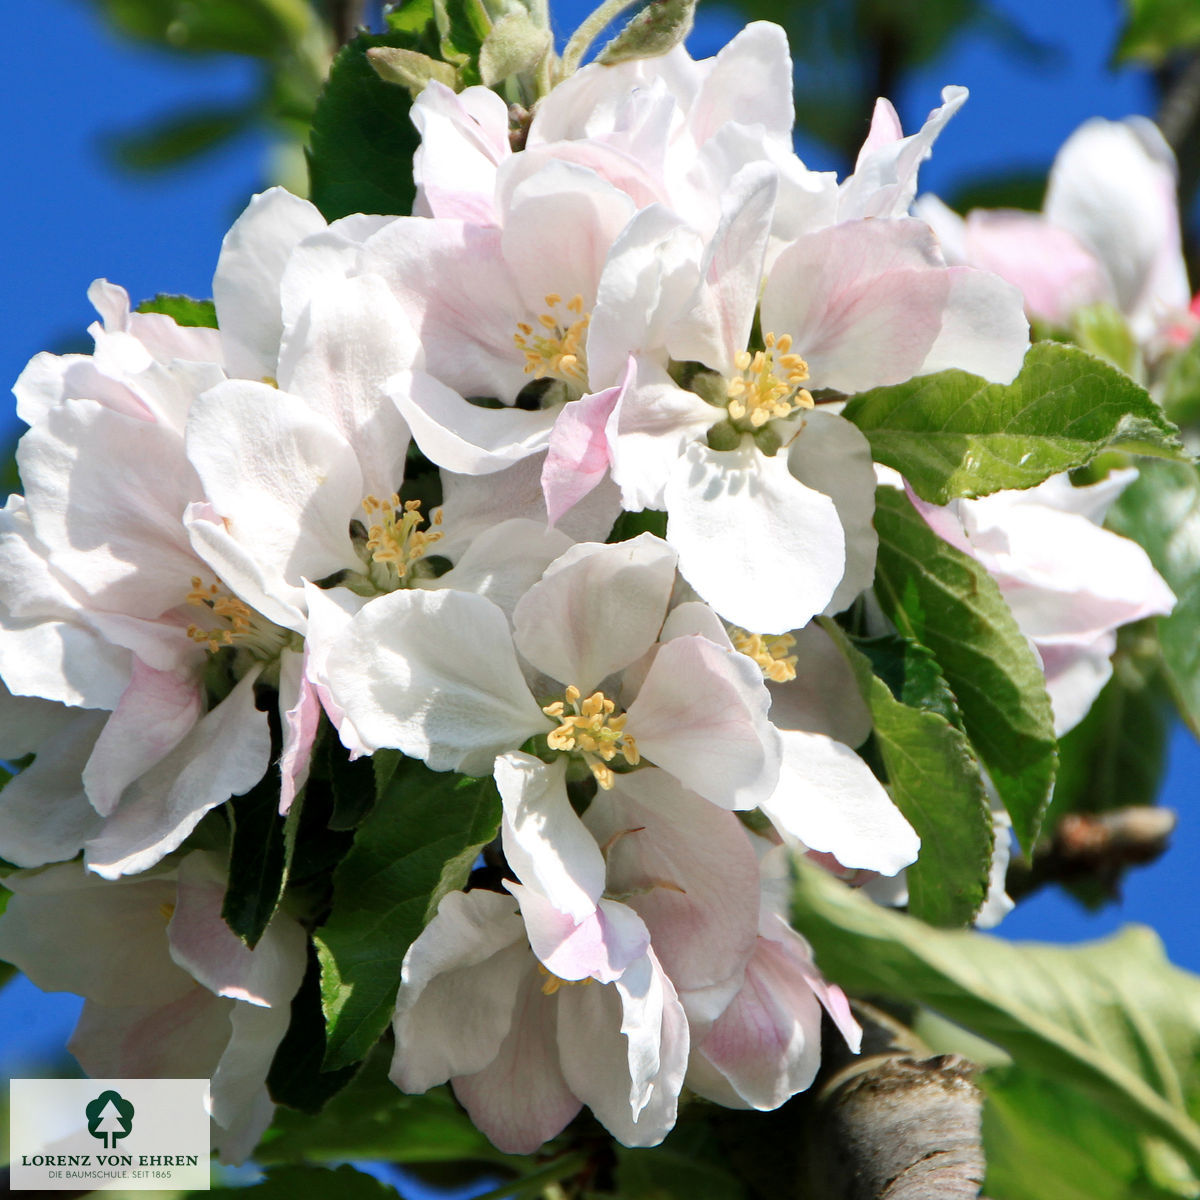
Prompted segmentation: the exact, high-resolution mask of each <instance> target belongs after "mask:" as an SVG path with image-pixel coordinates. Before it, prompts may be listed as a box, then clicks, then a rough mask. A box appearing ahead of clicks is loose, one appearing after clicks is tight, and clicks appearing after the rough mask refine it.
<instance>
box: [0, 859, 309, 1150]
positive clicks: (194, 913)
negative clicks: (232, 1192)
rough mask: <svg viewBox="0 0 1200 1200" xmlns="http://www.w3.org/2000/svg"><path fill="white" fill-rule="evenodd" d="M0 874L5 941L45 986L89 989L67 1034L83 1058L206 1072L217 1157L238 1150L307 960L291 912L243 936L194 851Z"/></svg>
mask: <svg viewBox="0 0 1200 1200" xmlns="http://www.w3.org/2000/svg"><path fill="white" fill-rule="evenodd" d="M4 884H5V886H6V887H7V888H9V889H10V890H11V891H12V892H13V893H14V894H13V896H12V897H11V898H10V899H9V902H8V906H7V908H6V910H5V912H4V915H3V916H2V917H0V955H3V957H4V958H5V959H6V960H7V961H9V962H12V963H15V964H16V965H18V966H19V967H20V968H21V970H23V971H24V972H25V973H26V974H27V975H29V977H30V978H31V979H32V980H33V981H34V983H36V984H37V985H38V986H39V987H41V988H43V989H45V990H47V991H73V992H78V993H79V994H80V995H83V996H84V997H86V1000H87V1003H86V1004H85V1005H84V1009H83V1013H82V1015H81V1016H80V1018H79V1023H78V1025H77V1026H76V1028H75V1033H74V1035H73V1036H72V1039H71V1042H70V1043H69V1048H70V1050H71V1052H72V1053H73V1054H74V1055H75V1057H76V1058H77V1059H78V1060H79V1062H80V1065H81V1066H82V1067H83V1068H84V1070H85V1071H87V1072H88V1073H89V1074H90V1075H93V1076H97V1077H100V1078H105V1077H107V1078H122V1077H142V1076H149V1077H155V1076H166V1077H172V1076H194V1075H199V1076H204V1077H211V1080H212V1092H211V1094H212V1117H213V1123H214V1130H213V1136H214V1140H215V1141H216V1143H217V1146H218V1148H219V1149H220V1151H221V1156H222V1158H223V1159H224V1160H225V1161H230V1162H240V1161H242V1160H243V1159H244V1158H246V1157H247V1156H248V1155H249V1154H250V1152H251V1151H252V1150H253V1149H254V1147H255V1146H256V1145H257V1144H258V1139H259V1138H260V1137H261V1136H262V1133H263V1131H264V1130H265V1129H266V1127H267V1126H268V1125H269V1124H270V1122H271V1117H272V1114H273V1112H274V1105H273V1104H272V1103H271V1101H270V1099H269V1097H268V1096H267V1091H266V1086H265V1084H266V1077H267V1071H268V1069H269V1067H270V1065H271V1060H272V1058H273V1057H274V1054H275V1051H276V1049H277V1048H278V1046H279V1043H280V1041H281V1040H282V1038H283V1035H284V1033H285V1032H286V1031H287V1027H288V1022H289V1019H290V1015H291V1011H290V1010H291V999H292V996H293V995H294V993H295V992H296V989H297V988H298V987H299V986H300V980H301V978H302V976H303V974H304V962H305V953H304V934H303V931H302V930H301V928H300V926H299V925H298V924H297V923H296V922H295V921H294V920H292V919H291V918H290V917H287V916H285V915H283V914H279V915H277V916H276V918H275V920H274V921H273V922H272V924H271V925H270V927H269V928H268V929H267V931H266V932H265V933H264V935H263V937H262V939H261V940H260V941H259V943H258V945H257V946H256V948H255V949H254V950H248V949H247V948H246V947H245V946H244V945H243V944H242V943H241V942H240V941H239V940H238V939H237V938H236V937H235V936H234V935H233V934H232V933H231V932H230V931H229V929H228V928H227V927H226V925H225V923H224V921H222V919H221V900H222V896H223V894H224V890H225V879H224V877H223V874H222V871H221V868H220V867H219V866H218V865H217V864H216V863H215V862H214V860H213V858H212V857H211V856H209V855H206V854H203V853H193V854H190V855H188V856H187V857H186V858H184V859H182V860H181V861H180V862H179V863H178V864H177V865H176V866H174V867H172V869H171V870H170V871H162V870H159V871H156V872H153V873H150V874H146V875H141V876H138V877H137V878H133V879H122V880H118V881H117V882H115V883H108V882H105V881H104V880H101V879H98V878H97V877H96V876H95V875H90V874H88V873H87V872H85V871H83V870H82V869H81V868H80V866H79V865H78V864H75V863H64V864H62V865H60V866H55V867H49V868H47V869H45V870H43V871H40V872H28V873H26V872H18V873H16V874H11V875H8V876H7V877H6V878H5V880H4Z"/></svg>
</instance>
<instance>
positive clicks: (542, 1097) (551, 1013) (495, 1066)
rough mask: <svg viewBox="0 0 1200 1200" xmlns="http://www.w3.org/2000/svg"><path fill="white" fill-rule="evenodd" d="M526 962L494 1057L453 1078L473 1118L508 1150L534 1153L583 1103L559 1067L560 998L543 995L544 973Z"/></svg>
mask: <svg viewBox="0 0 1200 1200" xmlns="http://www.w3.org/2000/svg"><path fill="white" fill-rule="evenodd" d="M527 961H528V962H529V970H528V971H527V973H526V975H525V977H524V980H523V981H522V986H521V990H520V992H519V993H518V995H517V998H516V1003H515V1004H514V1006H513V1017H512V1025H511V1027H510V1029H509V1031H508V1035H507V1037H505V1038H504V1040H503V1041H502V1042H501V1043H500V1045H499V1047H498V1048H497V1052H496V1056H495V1058H493V1059H492V1061H491V1062H490V1063H489V1064H488V1065H487V1066H486V1067H484V1068H483V1070H481V1071H477V1072H476V1073H475V1074H472V1075H458V1076H455V1077H454V1078H453V1079H452V1080H451V1081H450V1083H451V1086H452V1087H453V1088H454V1094H455V1096H456V1097H457V1098H458V1100H459V1103H461V1104H462V1106H463V1107H464V1108H465V1109H466V1110H467V1112H468V1113H469V1114H470V1117H471V1120H472V1121H473V1122H474V1123H475V1125H476V1126H477V1127H478V1128H479V1129H481V1130H482V1131H483V1132H484V1133H485V1134H486V1135H487V1136H488V1138H489V1140H490V1141H491V1142H492V1144H493V1145H494V1146H495V1147H496V1148H497V1149H498V1150H503V1151H505V1152H506V1153H508V1154H532V1153H533V1152H534V1151H535V1150H537V1149H538V1148H539V1147H540V1146H541V1145H542V1143H543V1142H547V1141H549V1140H550V1139H551V1138H552V1137H554V1136H556V1135H557V1134H559V1133H561V1132H562V1131H563V1129H565V1128H566V1126H567V1124H568V1122H569V1121H570V1120H571V1119H572V1118H573V1117H574V1116H575V1114H576V1113H578V1112H579V1110H580V1108H581V1107H582V1103H581V1102H580V1100H579V1098H578V1097H577V1096H576V1095H575V1093H574V1091H573V1090H572V1088H571V1087H569V1086H568V1084H567V1081H566V1079H565V1078H564V1077H563V1072H562V1068H561V1066H560V1065H559V1051H558V1039H557V1037H556V1027H557V1021H556V1016H557V1013H556V1010H557V1008H558V1004H559V1000H558V997H557V996H548V995H544V994H543V993H542V988H541V982H542V979H541V976H539V975H538V973H537V972H536V970H534V969H533V962H532V960H531V959H530V960H527ZM568 990H570V991H576V990H587V991H590V990H592V989H591V988H586V989H575V988H571V989H568Z"/></svg>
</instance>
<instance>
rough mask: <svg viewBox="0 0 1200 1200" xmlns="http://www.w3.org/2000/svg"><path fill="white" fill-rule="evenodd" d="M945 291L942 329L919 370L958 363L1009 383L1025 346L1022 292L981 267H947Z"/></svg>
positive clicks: (1026, 327) (1022, 358)
mask: <svg viewBox="0 0 1200 1200" xmlns="http://www.w3.org/2000/svg"><path fill="white" fill-rule="evenodd" d="M946 275H947V277H948V278H949V280H950V295H949V297H948V299H947V301H946V311H945V314H944V318H943V321H942V328H941V332H939V334H938V336H937V340H936V341H935V342H934V343H933V346H932V348H931V349H930V351H929V353H928V354H927V355H926V356H925V361H924V362H923V363H922V364H921V369H920V374H922V375H928V374H931V373H932V372H934V371H945V370H947V369H949V368H952V367H953V368H957V369H959V370H962V371H970V372H971V373H972V374H973V375H982V376H983V377H984V379H990V380H992V381H993V382H994V383H1011V382H1012V380H1013V379H1015V378H1016V376H1017V373H1018V372H1019V371H1020V369H1021V364H1022V363H1023V362H1024V361H1025V352H1026V351H1027V350H1028V349H1029V322H1028V321H1026V319H1025V314H1024V311H1023V309H1022V307H1021V295H1020V292H1018V290H1017V289H1016V288H1014V287H1013V286H1012V284H1010V283H1006V282H1005V281H1004V280H1003V279H1001V278H999V276H996V275H989V274H988V273H987V272H986V271H973V270H971V269H970V268H969V267H950V268H949V269H948V270H947V271H946Z"/></svg>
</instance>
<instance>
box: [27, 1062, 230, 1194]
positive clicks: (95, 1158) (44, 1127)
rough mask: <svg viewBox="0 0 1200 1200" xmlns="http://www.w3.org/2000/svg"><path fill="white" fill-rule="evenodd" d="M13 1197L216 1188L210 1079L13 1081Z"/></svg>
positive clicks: (206, 1189)
mask: <svg viewBox="0 0 1200 1200" xmlns="http://www.w3.org/2000/svg"><path fill="white" fill-rule="evenodd" d="M9 1101H10V1111H11V1114H12V1118H11V1123H10V1133H9V1139H8V1145H9V1155H10V1158H9V1164H10V1168H9V1169H10V1171H11V1186H12V1188H13V1189H14V1190H16V1189H20V1188H25V1189H28V1190H30V1191H55V1190H59V1189H67V1190H70V1191H76V1192H83V1191H96V1190H98V1189H109V1190H115V1189H121V1190H123V1191H138V1190H141V1191H150V1190H156V1189H177V1190H178V1189H187V1190H190V1191H208V1188H209V1143H208V1135H209V1117H208V1109H209V1101H208V1080H207V1079H14V1080H12V1082H11V1084H10V1087H9Z"/></svg>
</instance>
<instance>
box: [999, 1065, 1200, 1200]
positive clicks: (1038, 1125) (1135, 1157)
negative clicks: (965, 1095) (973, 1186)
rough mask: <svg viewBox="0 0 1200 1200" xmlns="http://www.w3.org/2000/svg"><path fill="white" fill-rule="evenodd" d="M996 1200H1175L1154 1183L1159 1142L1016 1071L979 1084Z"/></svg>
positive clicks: (1078, 1097) (1057, 1083) (1074, 1095)
mask: <svg viewBox="0 0 1200 1200" xmlns="http://www.w3.org/2000/svg"><path fill="white" fill-rule="evenodd" d="M979 1082H980V1085H981V1086H982V1088H983V1091H984V1095H985V1096H986V1103H985V1105H984V1110H983V1144H984V1157H985V1159H986V1161H987V1180H986V1182H985V1184H984V1190H985V1192H986V1194H987V1195H988V1196H990V1197H992V1200H1046V1197H1048V1196H1053V1197H1054V1200H1170V1198H1172V1197H1179V1196H1180V1195H1192V1196H1195V1195H1196V1194H1197V1190H1191V1191H1185V1192H1180V1191H1178V1190H1175V1189H1173V1188H1164V1187H1161V1186H1159V1185H1158V1184H1157V1183H1155V1182H1153V1180H1152V1177H1151V1174H1150V1172H1151V1171H1152V1170H1153V1169H1154V1167H1153V1165H1152V1160H1153V1157H1154V1154H1155V1149H1154V1145H1153V1143H1152V1142H1151V1141H1150V1140H1149V1139H1147V1138H1145V1137H1139V1135H1138V1132H1137V1130H1136V1128H1133V1127H1131V1126H1130V1125H1129V1124H1128V1123H1127V1122H1125V1121H1122V1120H1120V1119H1119V1118H1117V1117H1116V1116H1114V1115H1113V1114H1112V1113H1111V1112H1109V1111H1108V1110H1107V1109H1106V1108H1104V1107H1103V1106H1102V1105H1101V1104H1099V1103H1097V1101H1095V1100H1093V1099H1092V1098H1091V1097H1090V1096H1088V1095H1086V1094H1085V1093H1083V1092H1080V1091H1078V1090H1077V1089H1075V1088H1072V1087H1070V1086H1069V1085H1067V1084H1064V1083H1063V1082H1062V1080H1059V1079H1051V1078H1047V1077H1045V1076H1041V1075H1038V1074H1035V1073H1033V1072H1030V1071H1022V1070H1019V1069H1017V1068H1015V1067H1009V1068H1004V1069H1000V1070H992V1071H987V1072H985V1073H984V1074H983V1076H982V1077H981V1078H980V1080H979Z"/></svg>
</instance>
